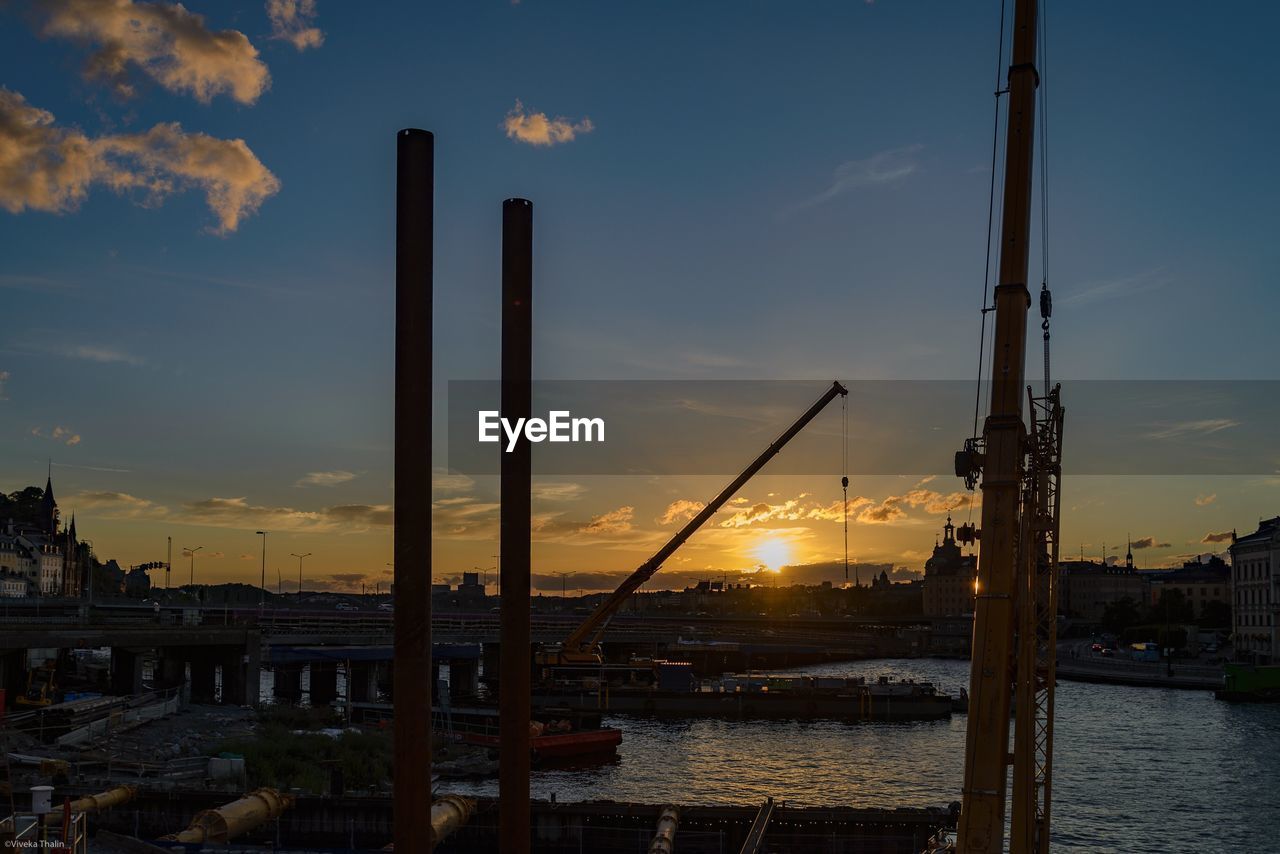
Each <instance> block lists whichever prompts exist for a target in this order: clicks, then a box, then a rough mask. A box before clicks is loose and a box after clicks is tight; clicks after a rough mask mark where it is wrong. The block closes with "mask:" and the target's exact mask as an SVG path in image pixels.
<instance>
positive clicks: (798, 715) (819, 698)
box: [533, 661, 955, 721]
mask: <svg viewBox="0 0 1280 854" xmlns="http://www.w3.org/2000/svg"><path fill="white" fill-rule="evenodd" d="M651 666H652V675H653V678H652V680H651V681H649V680H643V679H636V678H631V679H628V680H620V679H617V678H613V679H610V678H609V676H608V675H609V674H611V675H614V676H615V677H616V675H617V673H618V671H617V670H614V671H599V670H598V669H592V668H581V669H577V668H565V669H560V668H557V672H555V673H553V674H552V678H551V679H550V680H549V681H546V682H544V683H543V684H542V685H540V686H539V688H538V689H537V690H535V692H534V696H533V707H534V709H535V711H537V710H541V709H547V708H553V707H555V708H568V709H573V710H575V711H599V712H601V713H609V714H620V715H637V716H652V717H662V716H667V717H719V718H793V719H802V720H803V719H815V718H830V719H837V720H865V721H872V720H875V721H904V720H936V719H941V718H946V717H949V716H950V715H951V713H952V711H953V709H954V707H955V704H954V701H953V699H952V698H951V697H950V696H948V695H946V694H942V693H940V692H938V691H937V689H936V688H935V687H934V686H933V685H932V684H931V683H929V682H917V681H914V680H895V679H890V678H889V677H887V676H881V677H879V678H878V679H874V680H870V681H868V680H867V679H866V678H864V677H843V676H820V675H796V674H735V675H729V676H723V677H721V678H719V679H704V680H698V679H696V678H695V677H694V676H693V671H692V667H691V666H690V665H689V664H688V663H687V662H672V661H654V662H652V663H651ZM575 670H576V671H577V672H574V671H575ZM633 671H635V672H633V673H632V676H633V677H634V676H635V675H636V673H640V672H643V671H642V670H640V669H639V668H633Z"/></svg>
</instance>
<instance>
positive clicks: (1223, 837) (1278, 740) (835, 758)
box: [445, 659, 1280, 852]
mask: <svg viewBox="0 0 1280 854" xmlns="http://www.w3.org/2000/svg"><path fill="white" fill-rule="evenodd" d="M789 672H795V673H823V674H829V675H841V676H863V675H865V676H869V677H873V676H878V675H881V674H885V675H890V676H894V677H896V678H911V679H916V680H925V681H930V682H933V683H934V684H935V685H937V686H938V687H939V688H940V689H942V690H944V691H946V692H948V693H952V694H954V693H956V691H957V690H958V689H959V688H960V686H962V685H967V684H968V676H969V663H968V662H967V661H944V660H933V659H916V660H908V661H902V660H892V661H891V660H882V661H861V662H850V663H847V664H824V665H820V666H815V667H808V668H799V669H796V670H794V671H789ZM965 722H966V717H965V716H964V715H955V716H953V717H952V718H951V719H950V720H947V721H933V722H919V723H838V722H835V721H811V722H797V721H745V722H744V721H721V720H690V721H657V720H649V719H637V718H627V717H611V718H607V719H606V724H607V725H609V726H616V727H618V728H620V729H621V730H622V731H623V738H622V744H621V745H620V746H619V749H618V753H619V758H618V761H617V762H615V763H613V764H610V765H605V766H602V767H598V768H592V769H587V770H572V771H571V770H553V769H548V770H543V771H535V772H534V775H533V780H532V782H531V787H532V792H533V795H534V797H536V798H547V797H550V796H551V795H552V794H553V793H554V794H555V796H556V798H557V800H561V801H574V800H599V799H609V800H617V801H640V802H645V803H665V802H670V801H678V802H681V803H685V804H707V803H735V804H744V803H755V802H758V801H762V800H763V799H764V798H765V797H766V796H769V795H772V796H773V798H774V799H775V800H777V801H786V802H787V803H789V804H795V805H805V806H818V805H821V806H830V805H838V804H840V805H852V806H866V807H889V808H892V807H899V806H910V807H919V806H946V805H947V804H949V803H951V802H952V801H958V800H960V787H961V780H962V776H963V765H964V740H965ZM1054 742H1055V751H1054V778H1053V793H1054V797H1053V843H1054V848H1055V850H1057V851H1082V852H1083V851H1089V852H1137V851H1161V852H1166V851H1169V852H1236V851H1240V852H1243V851H1262V850H1274V849H1275V848H1276V840H1277V839H1278V838H1280V786H1278V785H1277V783H1278V782H1280V706H1263V705H1257V706H1236V705H1231V704H1227V703H1221V702H1218V701H1217V700H1215V699H1214V698H1213V695H1212V694H1210V693H1209V692H1207V691H1175V690H1167V689H1161V688H1129V687H1124V686H1114V685H1088V684H1082V683H1077V682H1065V681H1059V683H1058V690H1057V697H1056V715H1055V719H1054ZM445 788H446V789H447V790H448V791H451V792H457V793H459V794H478V795H495V794H496V793H497V782H496V781H486V782H482V783H462V782H450V783H447V784H446V786H445Z"/></svg>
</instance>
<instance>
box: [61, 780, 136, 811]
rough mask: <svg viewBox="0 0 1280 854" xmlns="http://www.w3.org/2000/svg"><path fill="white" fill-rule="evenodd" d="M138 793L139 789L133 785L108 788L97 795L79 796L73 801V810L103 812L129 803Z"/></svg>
mask: <svg viewBox="0 0 1280 854" xmlns="http://www.w3.org/2000/svg"><path fill="white" fill-rule="evenodd" d="M137 793H138V790H137V789H135V788H134V787H133V786H116V787H115V788H114V789H108V790H107V791H105V792H99V793H98V794H96V795H85V796H84V797H83V798H77V799H76V800H74V801H72V802H71V811H72V812H73V813H74V812H102V811H103V810H109V809H111V808H112V807H118V806H120V805H121V804H127V803H129V801H131V800H133V798H134V795H136V794H137Z"/></svg>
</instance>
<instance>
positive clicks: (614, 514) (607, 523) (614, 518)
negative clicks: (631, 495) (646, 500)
mask: <svg viewBox="0 0 1280 854" xmlns="http://www.w3.org/2000/svg"><path fill="white" fill-rule="evenodd" d="M635 514H636V508H634V507H630V506H628V507H619V508H618V509H617V510H610V511H609V512H608V513H601V514H600V515H599V516H592V517H591V521H590V522H588V523H587V524H585V525H583V526H582V528H581V531H582V533H584V534H617V533H621V532H623V531H630V530H631V527H632V526H631V520H632V518H634V517H635Z"/></svg>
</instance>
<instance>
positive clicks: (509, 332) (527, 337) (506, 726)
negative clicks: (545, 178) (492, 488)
mask: <svg viewBox="0 0 1280 854" xmlns="http://www.w3.org/2000/svg"><path fill="white" fill-rule="evenodd" d="M532 300H533V203H532V202H530V201H528V200H527V199H507V200H506V201H505V202H503V203H502V403H501V411H502V417H504V418H507V419H510V420H511V421H512V423H514V422H515V420H516V419H517V418H526V419H527V418H529V417H531V416H532V414H533V372H532V367H531V366H532V362H533V305H532ZM530 450H531V449H530V445H529V440H528V438H526V437H525V436H524V435H523V433H522V434H521V436H520V438H519V440H518V441H517V442H516V445H515V447H514V448H513V449H512V450H510V451H507V450H506V449H505V448H503V449H502V450H500V451H499V453H500V454H501V465H500V467H499V473H500V476H501V490H502V509H501V511H500V519H499V540H500V546H499V548H500V553H501V555H502V557H501V561H502V566H501V570H500V572H501V577H502V632H501V639H502V649H501V652H500V663H499V683H498V700H499V706H498V713H499V723H498V727H499V735H500V736H501V739H502V744H501V748H500V753H499V761H498V795H499V800H500V806H499V811H498V840H499V844H500V848H501V850H502V851H503V852H506V854H527V852H528V851H529V844H530V834H529V830H530V826H529V715H530V708H529V706H530V702H531V698H530V694H531V691H532V685H531V673H530V670H531V667H532V658H531V655H530V638H529V561H530V545H529V531H530V525H531V523H532V515H531V513H532V505H531V500H532V494H531V486H532V474H533V470H532V465H531V459H532V458H531V453H530Z"/></svg>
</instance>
